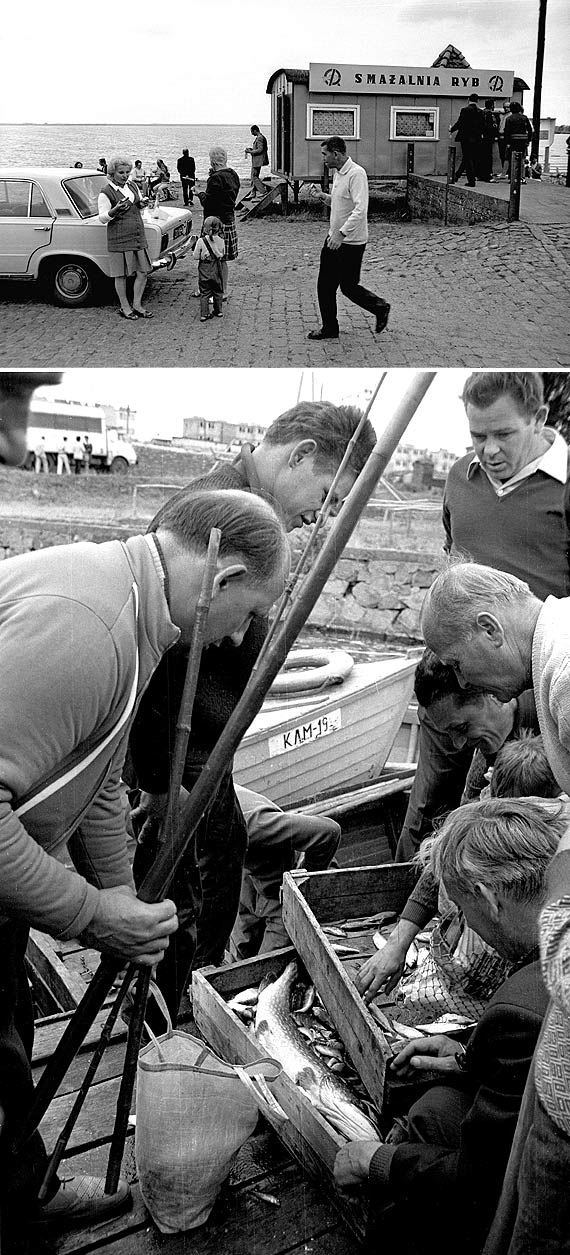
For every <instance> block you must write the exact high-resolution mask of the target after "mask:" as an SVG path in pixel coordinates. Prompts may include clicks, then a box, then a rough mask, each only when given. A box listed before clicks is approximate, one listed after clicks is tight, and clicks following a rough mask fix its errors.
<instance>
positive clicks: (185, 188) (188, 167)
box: [176, 148, 196, 205]
mask: <svg viewBox="0 0 570 1255" xmlns="http://www.w3.org/2000/svg"><path fill="white" fill-rule="evenodd" d="M176 169H177V170H178V173H179V175H180V182H181V184H182V195H183V197H184V204H185V205H192V204H193V202H194V194H193V191H192V188H193V187H194V184H195V182H196V162H195V161H194V158H193V157H191V156H190V154H189V152H188V149H187V148H183V149H182V156H181V157H179V158H178V161H177V162H176Z"/></svg>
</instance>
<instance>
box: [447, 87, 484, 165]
mask: <svg viewBox="0 0 570 1255" xmlns="http://www.w3.org/2000/svg"><path fill="white" fill-rule="evenodd" d="M478 102H479V97H478V95H477V92H472V93H471V95H470V97H469V102H468V104H467V105H466V106H465V108H464V109H462V110H461V112H460V114H459V117H458V119H457V121H456V122H453V123H452V125H451V126H450V128H449V134H450V135H453V133H454V131H456V132H457V138H458V140H459V143H460V144H461V165H460V167H459V169H458V171H457V173H456V175H455V182H456V183H457V180H458V178H459V176H460V174H462V173H463V171H465V174H466V175H467V186H468V187H475V169H476V164H477V157H478V153H479V148H480V144H481V141H482V139H483V110H482V109H480V108H479V103H478Z"/></svg>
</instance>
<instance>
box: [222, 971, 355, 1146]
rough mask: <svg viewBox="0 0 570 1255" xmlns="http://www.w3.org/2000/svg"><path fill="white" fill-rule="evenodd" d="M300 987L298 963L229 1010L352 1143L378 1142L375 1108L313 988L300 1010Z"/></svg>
mask: <svg viewBox="0 0 570 1255" xmlns="http://www.w3.org/2000/svg"><path fill="white" fill-rule="evenodd" d="M299 983H300V974H299V965H298V963H297V961H296V960H295V959H294V960H293V961H292V962H291V963H289V964H288V966H287V967H286V968H285V970H284V972H282V973H281V975H280V976H279V977H278V978H277V979H273V980H270V981H269V982H262V984H261V986H260V989H259V991H257V990H254V989H249V990H243V991H242V992H241V993H240V994H237V995H236V997H235V998H232V999H231V1001H230V1002H229V1003H228V1006H229V1007H231V1009H232V1010H233V1011H235V1013H236V1014H237V1015H239V1016H240V1018H241V1019H242V1020H243V1021H244V1023H247V1024H249V1025H250V1027H251V1029H252V1031H253V1032H254V1034H255V1037H256V1038H257V1040H258V1042H259V1044H260V1045H261V1046H262V1048H263V1050H264V1052H265V1053H266V1054H268V1055H270V1056H271V1057H272V1058H274V1059H277V1060H278V1061H279V1063H280V1064H281V1066H282V1068H283V1070H284V1072H286V1073H287V1076H289V1077H290V1079H291V1080H292V1081H294V1082H295V1084H297V1085H299V1087H300V1088H301V1089H302V1090H303V1091H304V1093H305V1094H306V1095H307V1097H308V1098H309V1099H310V1101H311V1102H312V1103H313V1104H314V1106H315V1107H316V1108H317V1110H318V1111H319V1112H320V1114H321V1115H323V1116H325V1117H326V1119H327V1120H329V1121H330V1123H331V1124H332V1125H333V1127H334V1128H335V1129H337V1130H338V1131H339V1132H340V1133H342V1134H344V1136H345V1137H346V1138H348V1139H349V1140H351V1141H358V1140H362V1139H366V1138H378V1136H379V1134H378V1128H377V1125H376V1123H375V1118H374V1117H375V1111H374V1107H373V1106H372V1104H371V1103H370V1100H369V1099H367V1097H366V1091H365V1089H364V1087H363V1086H362V1082H361V1081H360V1078H359V1077H358V1074H357V1073H356V1071H355V1069H354V1068H353V1067H352V1064H351V1063H350V1062H349V1060H348V1059H347V1058H346V1055H345V1052H344V1047H343V1045H342V1042H341V1041H340V1039H339V1038H338V1037H337V1035H336V1033H335V1030H334V1028H333V1025H332V1024H331V1021H330V1019H329V1017H328V1015H327V1012H326V1010H325V1008H324V1007H323V1006H322V1004H321V1003H320V1000H319V998H318V996H317V994H316V992H315V990H314V987H313V986H309V987H308V988H305V994H304V998H303V1000H302V1001H301V1002H300V1004H299V1005H298V1006H297V1008H296V1009H295V993H296V989H297V987H298V986H299ZM255 1004H256V1005H255Z"/></svg>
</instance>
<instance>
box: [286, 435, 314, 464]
mask: <svg viewBox="0 0 570 1255" xmlns="http://www.w3.org/2000/svg"><path fill="white" fill-rule="evenodd" d="M316 452H317V442H316V440H311V439H307V440H298V441H297V444H296V445H293V448H292V449H291V452H290V454H289V457H288V458H287V465H288V466H298V465H299V462H302V461H303V459H304V458H311V457H313V456H314V454H315V453H316Z"/></svg>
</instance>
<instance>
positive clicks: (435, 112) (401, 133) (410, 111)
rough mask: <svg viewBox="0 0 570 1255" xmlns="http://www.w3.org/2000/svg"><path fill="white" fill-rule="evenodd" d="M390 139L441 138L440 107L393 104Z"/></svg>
mask: <svg viewBox="0 0 570 1255" xmlns="http://www.w3.org/2000/svg"><path fill="white" fill-rule="evenodd" d="M390 139H406V140H410V139H413V140H422V139H427V140H430V139H432V140H433V139H439V109H417V108H414V107H413V106H412V107H410V106H404V105H392V107H391V109H390Z"/></svg>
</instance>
